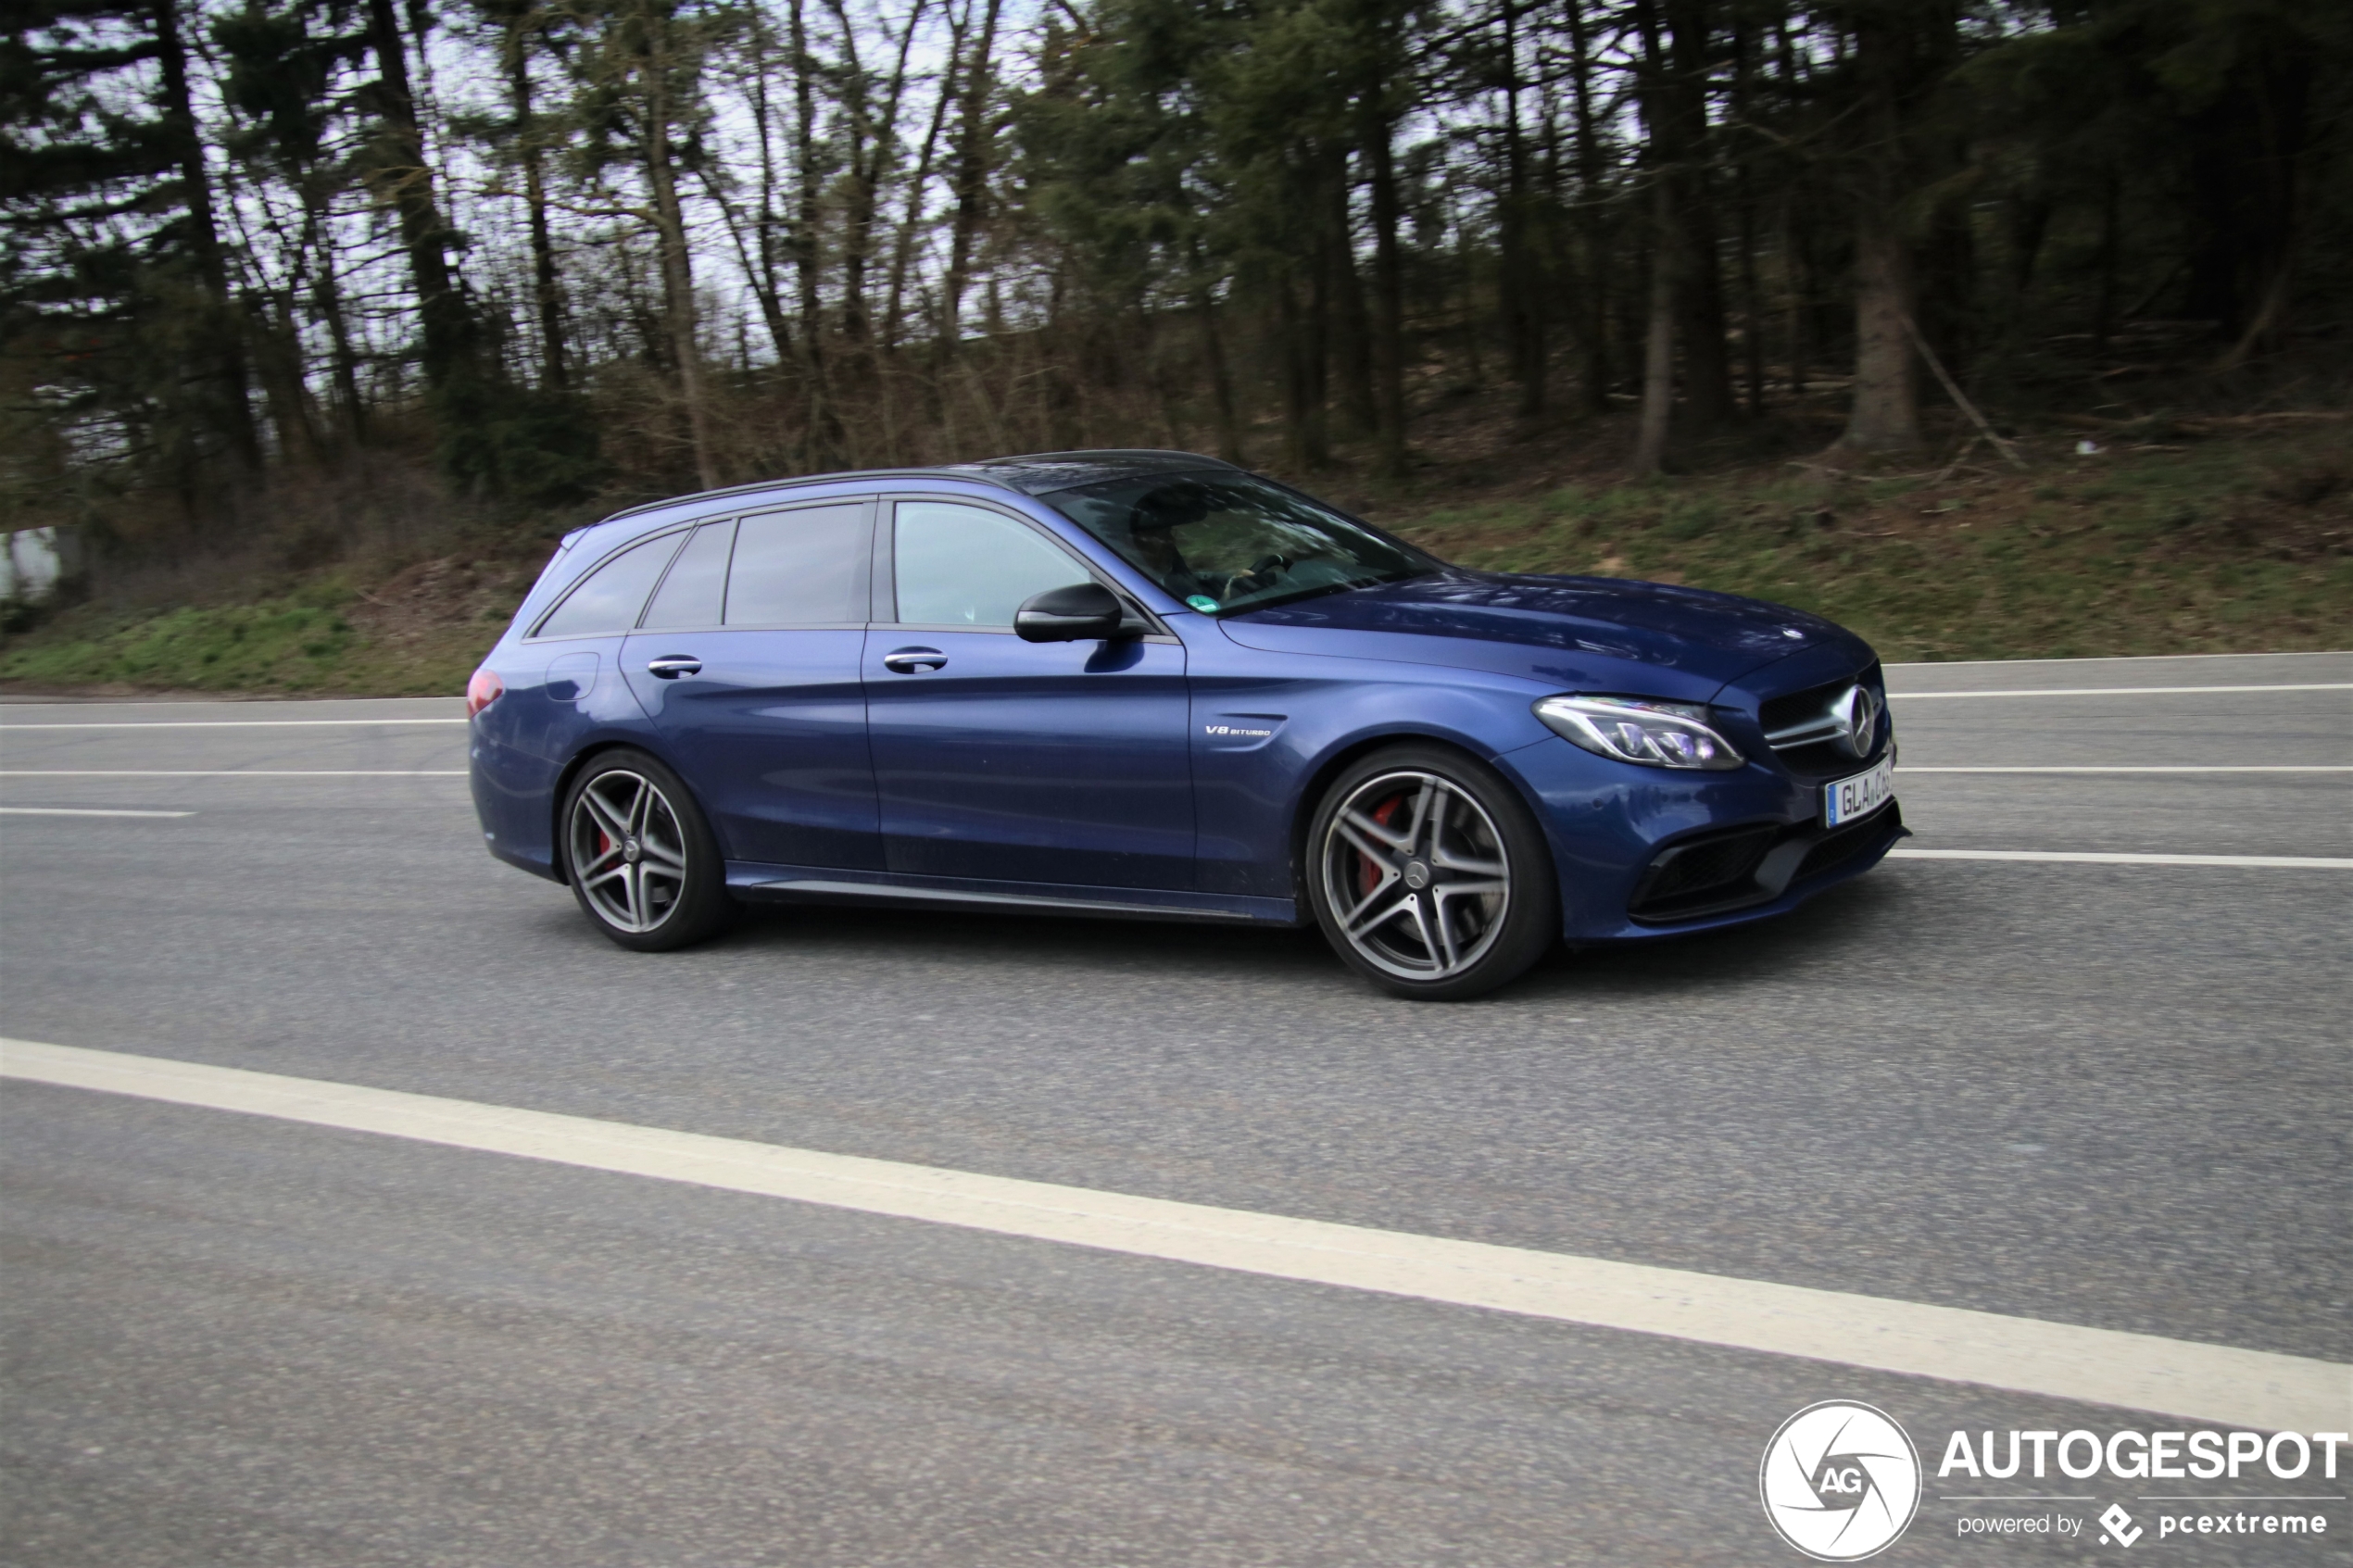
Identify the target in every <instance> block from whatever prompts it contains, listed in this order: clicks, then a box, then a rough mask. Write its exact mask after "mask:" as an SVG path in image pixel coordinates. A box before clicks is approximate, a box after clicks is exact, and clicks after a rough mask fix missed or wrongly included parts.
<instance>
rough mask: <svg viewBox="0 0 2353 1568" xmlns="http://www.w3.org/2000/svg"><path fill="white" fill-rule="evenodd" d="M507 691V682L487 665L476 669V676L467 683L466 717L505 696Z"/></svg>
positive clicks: (470, 716)
mask: <svg viewBox="0 0 2353 1568" xmlns="http://www.w3.org/2000/svg"><path fill="white" fill-rule="evenodd" d="M506 692H507V683H506V682H504V681H502V680H500V679H499V678H498V677H497V675H496V674H495V673H493V672H492V671H491V670H490V668H489V667H488V666H487V665H485V666H484V667H483V668H482V669H480V670H477V671H474V678H473V679H472V680H471V681H468V682H467V683H466V717H467V718H469V719H471V718H472V717H473V716H474V715H475V714H477V713H479V712H481V711H482V710H483V709H485V708H487V707H489V706H490V705H491V704H492V703H494V702H497V700H498V699H499V698H500V697H501V696H505V695H506Z"/></svg>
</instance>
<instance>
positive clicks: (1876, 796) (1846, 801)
mask: <svg viewBox="0 0 2353 1568" xmlns="http://www.w3.org/2000/svg"><path fill="white" fill-rule="evenodd" d="M1894 798H1895V759H1894V758H1893V757H1889V758H1886V759H1882V760H1881V763H1880V765H1879V766H1878V767H1876V768H1873V769H1872V770H1871V771H1869V772H1868V773H1857V774H1856V775H1855V776H1854V777H1853V778H1851V779H1841V780H1839V781H1838V783H1836V784H1824V785H1823V786H1822V825H1823V826H1824V827H1832V828H1834V827H1836V826H1838V824H1839V823H1841V822H1853V821H1855V820H1856V818H1858V817H1868V816H1869V815H1870V814H1871V813H1872V812H1874V811H1876V810H1878V809H1880V808H1881V807H1882V806H1884V805H1886V804H1887V803H1888V802H1889V801H1891V800H1893V799H1894Z"/></svg>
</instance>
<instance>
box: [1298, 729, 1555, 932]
mask: <svg viewBox="0 0 2353 1568" xmlns="http://www.w3.org/2000/svg"><path fill="white" fill-rule="evenodd" d="M1416 744H1419V745H1423V746H1444V747H1445V748H1446V749H1448V750H1450V751H1459V752H1461V753H1462V754H1463V755H1464V756H1466V757H1467V758H1469V759H1471V760H1472V761H1474V762H1477V763H1478V764H1480V765H1481V766H1483V767H1487V768H1492V769H1494V771H1495V772H1496V773H1497V774H1498V775H1499V776H1501V777H1502V778H1503V779H1504V782H1505V783H1507V784H1510V785H1511V786H1512V788H1513V789H1514V790H1515V791H1516V792H1517V793H1518V795H1519V797H1520V801H1521V803H1522V804H1523V805H1525V806H1526V807H1527V808H1528V809H1529V812H1530V813H1531V814H1532V815H1534V817H1535V818H1536V822H1537V824H1538V826H1539V828H1540V829H1541V827H1542V825H1543V821H1544V816H1543V810H1542V802H1541V801H1539V800H1537V799H1536V798H1535V797H1533V796H1532V795H1531V794H1530V793H1529V788H1528V784H1527V783H1526V781H1525V780H1522V779H1521V778H1519V777H1518V776H1517V775H1516V774H1515V773H1514V772H1513V771H1512V770H1511V769H1509V768H1504V767H1500V766H1498V765H1497V757H1498V755H1499V754H1497V753H1493V752H1488V751H1485V750H1483V749H1482V748H1481V747H1479V746H1477V745H1475V744H1473V743H1472V742H1470V741H1469V740H1467V739H1466V737H1464V736H1462V735H1459V734H1450V733H1448V732H1446V731H1443V730H1430V729H1415V730H1385V731H1382V732H1380V733H1379V734H1369V735H1359V736H1356V737H1355V738H1353V739H1351V740H1349V741H1347V742H1345V743H1344V744H1342V745H1340V746H1335V747H1334V748H1333V749H1332V750H1331V752H1330V753H1329V754H1328V755H1327V756H1326V757H1324V758H1323V759H1320V760H1319V761H1317V762H1316V764H1315V767H1314V768H1312V769H1310V770H1309V771H1308V773H1307V776H1306V779H1305V782H1304V783H1302V784H1301V786H1300V790H1299V794H1298V796H1297V797H1296V798H1295V799H1294V800H1293V801H1292V802H1291V812H1290V833H1289V835H1288V836H1289V853H1290V884H1291V896H1292V897H1294V898H1296V899H1297V900H1298V901H1299V907H1300V908H1301V909H1306V908H1307V902H1308V896H1307V832H1308V829H1309V828H1311V827H1312V826H1314V825H1315V812H1316V809H1318V808H1319V807H1321V806H1322V805H1323V803H1324V797H1325V796H1326V795H1327V794H1328V793H1329V792H1330V790H1331V787H1332V781H1333V780H1334V779H1337V778H1339V777H1340V774H1341V773H1343V772H1345V771H1348V769H1349V768H1351V767H1352V766H1353V765H1354V764H1355V763H1356V762H1357V761H1359V760H1360V759H1364V758H1365V757H1368V756H1370V755H1372V754H1373V753H1374V752H1376V751H1379V750H1381V749H1383V748H1384V747H1387V746H1413V745H1416ZM1547 836H1549V835H1547Z"/></svg>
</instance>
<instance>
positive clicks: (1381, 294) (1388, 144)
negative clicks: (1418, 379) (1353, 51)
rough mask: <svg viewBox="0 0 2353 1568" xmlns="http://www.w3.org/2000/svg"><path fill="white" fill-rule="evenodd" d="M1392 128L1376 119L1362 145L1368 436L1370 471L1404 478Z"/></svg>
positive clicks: (1401, 272)
mask: <svg viewBox="0 0 2353 1568" xmlns="http://www.w3.org/2000/svg"><path fill="white" fill-rule="evenodd" d="M1395 136H1396V127H1395V126H1394V125H1393V124H1392V123H1390V119H1389V117H1388V116H1387V115H1386V114H1376V115H1375V116H1373V117H1372V124H1371V125H1370V126H1369V127H1368V129H1367V134H1366V136H1365V145H1366V147H1367V148H1368V149H1369V151H1370V154H1371V160H1372V175H1373V193H1372V194H1373V299H1374V304H1375V310H1374V325H1373V377H1374V382H1375V388H1374V395H1373V430H1374V435H1375V438H1376V444H1377V445H1378V452H1377V454H1376V456H1375V458H1374V471H1376V472H1377V473H1378V474H1379V475H1380V476H1381V477H1382V478H1384V479H1403V477H1404V476H1405V268H1404V262H1403V257H1401V256H1400V255H1399V253H1398V246H1397V223H1398V207H1399V204H1398V200H1397V160H1396V155H1395V150H1394V138H1395Z"/></svg>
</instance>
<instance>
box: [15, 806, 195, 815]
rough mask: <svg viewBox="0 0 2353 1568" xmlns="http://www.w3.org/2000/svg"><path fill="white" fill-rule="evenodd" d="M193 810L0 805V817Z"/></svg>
mask: <svg viewBox="0 0 2353 1568" xmlns="http://www.w3.org/2000/svg"><path fill="white" fill-rule="evenodd" d="M193 816H195V812H194V811H126V810H115V809H111V808H109V809H100V808H98V807H95V806H0V817H193Z"/></svg>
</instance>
